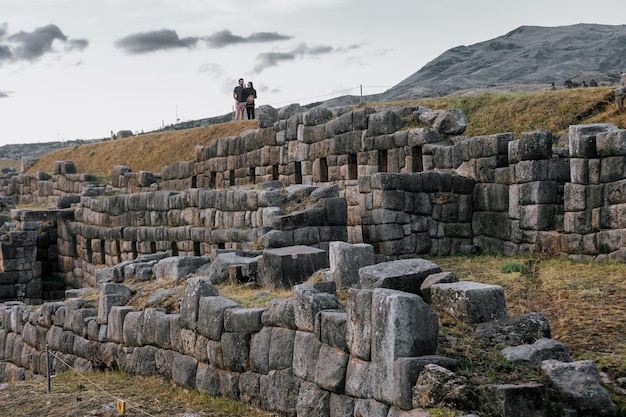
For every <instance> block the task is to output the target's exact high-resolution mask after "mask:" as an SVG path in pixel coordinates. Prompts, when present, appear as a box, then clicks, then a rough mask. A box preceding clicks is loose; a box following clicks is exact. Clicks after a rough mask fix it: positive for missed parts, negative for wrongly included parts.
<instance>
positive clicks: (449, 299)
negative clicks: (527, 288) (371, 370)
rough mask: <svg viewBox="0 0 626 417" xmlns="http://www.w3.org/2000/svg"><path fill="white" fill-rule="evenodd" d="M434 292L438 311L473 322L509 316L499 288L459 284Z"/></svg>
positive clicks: (437, 287) (433, 302)
mask: <svg viewBox="0 0 626 417" xmlns="http://www.w3.org/2000/svg"><path fill="white" fill-rule="evenodd" d="M430 291H431V306H432V308H433V309H434V310H436V311H444V312H446V313H448V314H450V315H452V316H454V317H457V318H459V319H461V320H464V321H467V322H469V323H482V322H486V321H492V320H496V319H499V318H502V317H506V304H505V299H504V289H503V288H502V287H501V286H499V285H488V284H481V283H478V282H471V281H459V282H453V283H449V284H435V285H433V286H432V287H431V289H430ZM433 353H434V352H433ZM413 356H418V355H413Z"/></svg>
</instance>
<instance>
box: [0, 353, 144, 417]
mask: <svg viewBox="0 0 626 417" xmlns="http://www.w3.org/2000/svg"><path fill="white" fill-rule="evenodd" d="M43 354H45V355H47V356H46V368H47V369H46V380H47V383H48V394H50V392H51V377H52V370H51V361H50V357H54V358H56V359H57V360H58V361H59V362H60V363H61V364H63V365H64V366H66V367H67V368H68V369H69V370H71V371H72V372H74V373H75V374H76V375H78V376H79V377H81V378H82V379H84V380H85V381H87V382H88V383H89V384H91V385H92V386H94V387H95V388H97V389H98V390H99V391H101V392H102V393H104V394H105V395H107V396H108V397H110V398H111V399H113V400H115V401H116V403H117V404H118V407H119V403H120V402H122V404H123V405H122V408H123V410H120V409H119V408H118V411H120V414H125V411H126V410H134V411H136V412H138V413H140V414H143V415H145V416H149V417H156V416H154V415H153V414H150V413H148V412H147V411H144V410H143V409H144V408H146V407H145V406H143V405H141V404H139V403H134V402H129V401H128V400H125V399H123V398H120V397H119V396H116V395H114V394H113V393H111V392H109V391H108V390H106V389H105V388H104V387H102V386H101V385H99V384H98V383H96V382H94V381H92V380H91V379H89V378H88V377H87V376H86V375H85V374H84V373H82V372H80V371H79V370H78V369H76V368H74V367H73V366H72V365H70V364H69V363H67V362H66V361H65V360H63V359H62V358H61V357H60V356H58V355H57V354H55V353H54V352H52V351H50V350H49V349H48V346H46V351H45V352H43ZM35 355H37V356H40V355H42V352H39V351H34V352H31V353H28V354H26V355H20V356H18V357H17V358H15V357H11V358H9V359H0V363H13V364H15V362H18V363H19V362H22V361H24V360H28V359H30V357H31V356H35Z"/></svg>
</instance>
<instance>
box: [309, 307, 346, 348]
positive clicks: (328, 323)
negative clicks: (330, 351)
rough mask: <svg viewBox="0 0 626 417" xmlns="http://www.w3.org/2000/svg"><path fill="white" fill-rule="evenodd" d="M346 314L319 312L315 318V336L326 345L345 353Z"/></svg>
mask: <svg viewBox="0 0 626 417" xmlns="http://www.w3.org/2000/svg"><path fill="white" fill-rule="evenodd" d="M346 322H347V314H346V313H343V312H340V311H320V312H319V313H317V316H316V317H315V334H316V336H317V338H318V339H319V340H320V341H321V342H322V343H325V344H327V345H330V346H332V347H334V348H336V349H339V350H341V351H344V352H347V351H348V346H347V344H346V327H347V326H346Z"/></svg>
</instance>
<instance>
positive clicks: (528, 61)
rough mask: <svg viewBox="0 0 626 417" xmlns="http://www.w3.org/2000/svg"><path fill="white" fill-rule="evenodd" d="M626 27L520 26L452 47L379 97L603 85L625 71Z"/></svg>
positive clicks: (401, 97)
mask: <svg viewBox="0 0 626 417" xmlns="http://www.w3.org/2000/svg"><path fill="white" fill-rule="evenodd" d="M625 51H626V25H619V26H608V25H596V24H577V25H571V26H559V27H539V26H521V27H519V28H517V29H515V30H513V31H511V32H509V33H507V34H506V35H504V36H500V37H498V38H495V39H491V40H488V41H485V42H480V43H476V44H474V45H470V46H458V47H456V48H452V49H450V50H448V51H446V52H444V53H443V54H441V55H440V56H438V57H437V58H435V59H434V60H432V61H430V62H429V63H428V64H426V65H425V66H424V67H423V68H421V69H420V70H419V71H417V72H416V73H415V74H413V75H411V76H410V77H408V78H406V79H405V80H403V81H401V82H400V83H399V84H398V85H396V86H394V87H392V88H390V89H389V90H387V91H386V92H384V93H382V94H380V95H378V96H377V98H378V99H380V100H381V101H393V100H402V99H412V98H419V97H436V96H442V95H448V94H451V93H458V92H462V91H466V90H475V89H496V90H498V89H502V90H520V89H522V90H532V89H537V88H538V86H542V88H545V87H546V85H550V84H551V83H555V86H557V87H559V88H560V87H563V83H564V82H565V81H566V80H568V79H571V80H572V81H574V82H578V83H582V81H585V82H586V83H587V84H589V82H590V81H591V80H595V82H596V83H598V85H613V84H617V83H618V82H619V75H620V73H621V72H626V53H625Z"/></svg>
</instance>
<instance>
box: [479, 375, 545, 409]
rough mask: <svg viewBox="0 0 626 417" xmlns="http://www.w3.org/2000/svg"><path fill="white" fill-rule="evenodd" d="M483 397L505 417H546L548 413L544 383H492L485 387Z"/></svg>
mask: <svg viewBox="0 0 626 417" xmlns="http://www.w3.org/2000/svg"><path fill="white" fill-rule="evenodd" d="M485 393H486V394H487V395H485V398H486V399H487V401H488V402H489V403H490V404H491V405H492V406H493V407H494V408H495V409H496V410H498V412H499V413H500V415H503V416H507V417H525V416H528V415H532V416H536V417H544V416H545V417H547V416H548V415H550V414H549V413H548V411H547V410H548V409H549V407H550V405H549V401H548V393H547V389H546V387H545V385H543V384H539V383H536V382H527V383H523V384H494V385H487V386H486V387H485Z"/></svg>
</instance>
